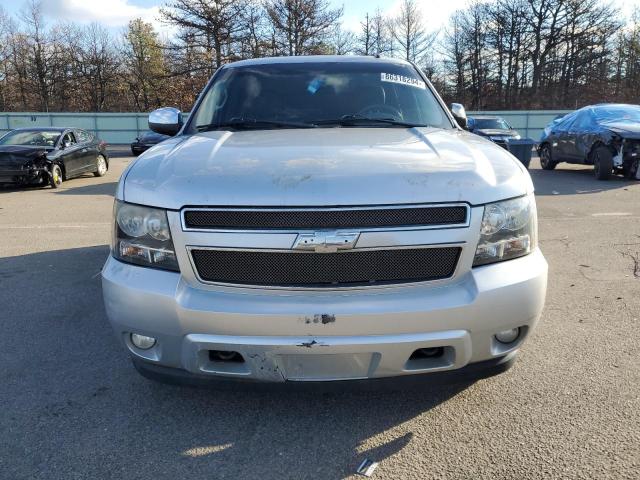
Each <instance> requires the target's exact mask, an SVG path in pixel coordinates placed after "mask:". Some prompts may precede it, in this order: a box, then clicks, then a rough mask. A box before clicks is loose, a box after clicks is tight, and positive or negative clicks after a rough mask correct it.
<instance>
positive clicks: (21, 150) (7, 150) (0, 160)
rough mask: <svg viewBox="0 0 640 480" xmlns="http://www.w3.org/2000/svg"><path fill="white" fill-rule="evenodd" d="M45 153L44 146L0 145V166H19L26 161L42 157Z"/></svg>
mask: <svg viewBox="0 0 640 480" xmlns="http://www.w3.org/2000/svg"><path fill="white" fill-rule="evenodd" d="M46 154H47V149H46V148H44V147H29V146H24V145H0V168H2V167H4V168H20V167H22V166H23V165H24V164H25V163H26V162H29V161H32V160H34V159H36V158H38V157H44V156H46Z"/></svg>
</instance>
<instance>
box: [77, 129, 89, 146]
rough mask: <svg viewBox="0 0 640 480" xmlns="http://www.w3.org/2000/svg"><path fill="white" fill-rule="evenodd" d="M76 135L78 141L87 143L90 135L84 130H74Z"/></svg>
mask: <svg viewBox="0 0 640 480" xmlns="http://www.w3.org/2000/svg"><path fill="white" fill-rule="evenodd" d="M76 134H77V136H78V143H87V142H89V141H90V140H91V135H90V134H89V133H87V132H85V131H84V130H76Z"/></svg>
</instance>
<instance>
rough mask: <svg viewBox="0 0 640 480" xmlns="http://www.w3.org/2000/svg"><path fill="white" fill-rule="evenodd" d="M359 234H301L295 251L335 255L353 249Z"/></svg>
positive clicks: (296, 242) (294, 246)
mask: <svg viewBox="0 0 640 480" xmlns="http://www.w3.org/2000/svg"><path fill="white" fill-rule="evenodd" d="M359 236H360V234H359V233H338V232H316V233H301V234H300V235H298V238H296V241H295V243H294V244H293V248H294V250H310V251H314V252H316V253H335V252H337V251H338V250H349V249H352V248H353V247H354V246H355V244H356V242H357V241H358V237H359Z"/></svg>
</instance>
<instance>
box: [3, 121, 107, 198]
mask: <svg viewBox="0 0 640 480" xmlns="http://www.w3.org/2000/svg"><path fill="white" fill-rule="evenodd" d="M108 169H109V157H108V156H107V153H106V143H105V142H103V141H101V140H99V139H98V138H97V137H96V136H95V135H93V134H92V133H90V132H87V131H85V130H80V129H76V128H60V127H34V128H18V129H15V130H11V131H10V132H8V133H6V134H5V135H4V136H2V137H1V138H0V184H7V183H9V184H14V185H40V186H45V185H51V187H53V188H58V187H59V186H60V185H61V184H62V182H63V181H64V180H68V179H69V178H71V177H75V176H78V175H81V174H83V173H93V174H94V175H95V176H97V177H102V176H104V175H105V174H106V173H107V170H108Z"/></svg>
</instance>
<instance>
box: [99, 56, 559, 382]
mask: <svg viewBox="0 0 640 480" xmlns="http://www.w3.org/2000/svg"><path fill="white" fill-rule="evenodd" d="M452 112H453V115H452V114H451V113H450V112H449V110H448V109H447V108H446V107H445V105H444V104H443V102H442V100H441V99H440V97H439V96H438V94H437V93H436V92H435V91H434V89H433V87H432V86H431V84H430V83H429V81H428V80H427V79H426V78H425V77H424V76H423V75H422V73H421V72H420V71H419V70H418V69H417V68H416V67H415V66H413V65H411V64H409V63H407V62H403V61H398V60H390V59H376V58H368V57H330V56H326V57H293V58H269V59H258V60H249V61H241V62H237V63H233V64H230V65H226V66H225V67H223V68H221V69H219V70H218V71H217V72H216V74H215V75H214V76H213V78H212V79H211V81H210V82H209V84H208V85H207V87H206V88H205V90H204V92H203V93H202V95H201V96H200V98H199V99H198V101H197V102H196V104H195V107H194V108H193V110H192V112H191V115H190V116H189V118H188V120H186V121H184V122H183V118H182V115H181V113H180V112H179V111H178V110H175V109H172V108H164V109H160V110H156V111H154V112H152V113H151V115H150V117H149V124H150V127H151V128H152V129H153V130H154V131H156V132H158V133H163V134H169V135H174V136H173V138H171V139H169V140H166V141H164V142H162V143H160V144H158V145H156V146H154V147H152V148H151V149H149V150H148V151H146V152H145V153H143V154H142V155H141V156H140V157H138V159H136V160H135V161H134V162H133V163H132V164H131V165H130V166H129V168H128V169H127V170H126V171H125V172H124V174H123V175H122V178H121V179H120V183H119V185H118V189H117V195H116V201H115V207H114V236H113V245H112V252H111V256H110V257H109V259H108V260H107V262H106V265H105V266H104V269H103V272H102V279H103V282H102V283H103V291H104V300H105V306H106V310H107V314H108V316H109V319H110V321H111V323H112V325H113V328H114V329H115V332H116V334H117V336H118V338H119V339H120V340H121V341H122V343H123V344H124V345H125V346H126V348H127V349H128V351H129V353H130V354H131V356H132V358H133V362H134V364H135V366H136V368H137V369H138V370H139V371H140V372H141V373H142V374H143V375H145V376H147V377H150V378H155V379H161V380H166V381H175V382H190V383H199V382H203V381H205V382H206V381H210V380H213V379H215V380H218V381H219V380H221V379H249V380H259V381H266V382H284V381H301V382H309V381H311V382H313V381H330V380H365V379H366V380H372V379H383V378H388V377H396V380H397V379H400V378H402V379H413V380H416V379H419V380H420V381H422V380H427V379H435V378H441V377H442V376H454V377H457V378H461V377H467V376H472V377H475V378H477V377H485V376H489V375H492V374H495V373H499V372H501V371H504V370H506V369H507V368H508V367H509V366H510V365H511V364H512V363H513V360H514V358H515V355H516V352H517V350H518V348H519V347H520V346H521V345H522V342H523V341H524V340H525V338H526V337H527V336H528V335H529V334H530V333H531V331H532V329H533V328H534V327H535V325H536V322H537V321H538V318H539V316H540V313H541V310H542V307H543V304H544V298H545V291H546V283H547V263H546V261H545V259H544V257H543V256H542V253H541V252H540V250H539V249H538V244H537V221H536V205H535V201H534V196H533V185H532V183H531V179H530V177H529V174H528V173H527V171H526V170H525V169H524V167H522V165H521V164H520V163H519V162H518V161H517V160H516V159H515V158H514V157H512V156H511V155H510V154H509V153H508V152H506V151H505V150H504V149H502V148H500V147H498V146H496V145H494V144H493V143H491V142H490V141H488V140H486V139H483V138H480V137H478V136H476V135H472V134H470V133H468V132H466V131H464V130H463V129H462V128H460V127H459V126H458V125H459V124H462V125H463V126H464V123H465V120H466V119H465V116H464V109H463V108H462V106H461V105H456V104H454V106H453V108H452ZM456 120H457V121H456ZM416 374H425V375H421V376H416ZM378 381H379V380H378Z"/></svg>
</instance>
